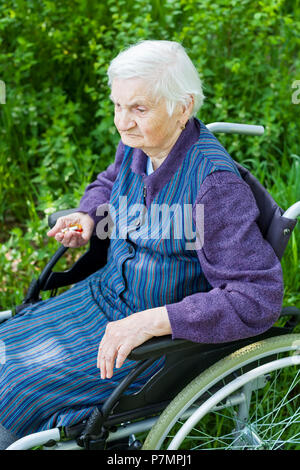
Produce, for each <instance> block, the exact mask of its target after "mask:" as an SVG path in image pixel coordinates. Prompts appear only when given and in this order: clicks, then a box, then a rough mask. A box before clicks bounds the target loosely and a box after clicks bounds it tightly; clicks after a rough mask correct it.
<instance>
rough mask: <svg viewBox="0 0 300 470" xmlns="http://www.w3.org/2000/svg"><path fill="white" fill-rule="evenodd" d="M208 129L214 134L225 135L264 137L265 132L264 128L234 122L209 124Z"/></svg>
mask: <svg viewBox="0 0 300 470" xmlns="http://www.w3.org/2000/svg"><path fill="white" fill-rule="evenodd" d="M206 127H207V129H209V130H210V131H211V132H212V133H215V132H217V133H223V134H243V135H263V133H264V131H265V129H264V127H263V126H255V125H253V124H236V123H234V122H212V123H210V124H207V126H206Z"/></svg>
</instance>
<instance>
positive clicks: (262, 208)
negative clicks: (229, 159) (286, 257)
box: [235, 162, 297, 259]
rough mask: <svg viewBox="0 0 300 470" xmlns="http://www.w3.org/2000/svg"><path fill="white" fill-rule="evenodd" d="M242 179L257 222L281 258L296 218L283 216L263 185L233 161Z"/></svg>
mask: <svg viewBox="0 0 300 470" xmlns="http://www.w3.org/2000/svg"><path fill="white" fill-rule="evenodd" d="M235 164H236V166H237V168H238V170H239V172H240V175H241V176H242V178H243V180H244V181H245V182H246V183H247V184H248V185H249V186H250V188H251V191H252V193H253V195H254V197H255V200H256V204H257V206H258V209H259V212H260V215H259V217H258V220H257V224H258V226H259V228H260V230H261V233H262V235H263V237H264V238H265V239H266V240H268V242H269V243H270V245H271V246H272V248H273V250H274V251H275V253H276V255H277V257H278V258H279V259H281V258H282V256H283V253H284V251H285V248H286V246H287V243H288V241H289V238H290V236H291V234H292V231H293V229H294V227H295V225H296V223H297V220H294V219H288V218H286V217H283V216H282V214H283V212H284V211H283V210H282V209H281V207H279V206H278V204H277V203H276V202H275V201H274V199H273V198H272V196H271V195H270V194H269V192H268V191H267V190H266V188H264V186H263V185H262V184H261V183H260V182H259V181H258V180H257V179H256V178H255V176H253V175H252V173H250V171H249V170H247V169H246V168H244V167H243V166H242V165H240V164H239V163H237V162H235Z"/></svg>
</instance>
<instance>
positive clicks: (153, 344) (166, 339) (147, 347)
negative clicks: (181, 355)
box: [128, 335, 199, 361]
mask: <svg viewBox="0 0 300 470" xmlns="http://www.w3.org/2000/svg"><path fill="white" fill-rule="evenodd" d="M195 347H199V344H198V343H193V342H192V341H188V340H186V339H172V336H171V335H166V336H160V337H157V338H151V339H149V340H148V341H146V342H145V343H143V344H141V345H140V346H138V347H137V348H134V349H133V350H132V351H131V353H130V354H129V356H128V358H129V359H133V360H134V361H142V360H144V359H149V358H151V357H156V356H157V357H159V356H162V355H163V354H167V353H171V352H178V351H180V350H183V349H189V348H195Z"/></svg>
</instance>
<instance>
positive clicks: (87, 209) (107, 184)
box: [79, 141, 124, 226]
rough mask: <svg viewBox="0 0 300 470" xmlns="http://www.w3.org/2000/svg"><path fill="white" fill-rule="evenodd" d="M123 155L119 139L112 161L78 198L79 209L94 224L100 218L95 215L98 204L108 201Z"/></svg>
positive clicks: (104, 203)
mask: <svg viewBox="0 0 300 470" xmlns="http://www.w3.org/2000/svg"><path fill="white" fill-rule="evenodd" d="M123 157H124V144H123V143H122V141H120V142H119V145H118V148H117V151H116V156H115V161H114V163H112V164H111V165H109V167H108V168H107V169H106V170H105V171H103V172H101V173H99V175H98V176H97V179H96V180H95V181H93V182H92V183H91V184H89V185H88V186H87V187H86V189H85V192H84V195H83V196H82V198H81V200H80V204H79V211H80V212H84V213H86V214H89V215H90V216H91V217H92V219H93V220H94V222H95V226H96V225H97V222H99V220H100V219H101V217H100V216H97V215H96V212H97V209H98V207H99V206H102V205H106V204H108V203H109V200H110V195H111V190H112V187H113V184H114V182H115V180H116V178H117V176H118V173H119V171H120V167H121V164H122V160H123Z"/></svg>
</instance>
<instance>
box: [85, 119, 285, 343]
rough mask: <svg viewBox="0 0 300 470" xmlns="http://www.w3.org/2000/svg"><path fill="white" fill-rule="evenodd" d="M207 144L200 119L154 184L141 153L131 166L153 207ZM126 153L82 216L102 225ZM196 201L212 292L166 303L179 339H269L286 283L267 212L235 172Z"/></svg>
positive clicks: (213, 177)
mask: <svg viewBox="0 0 300 470" xmlns="http://www.w3.org/2000/svg"><path fill="white" fill-rule="evenodd" d="M199 138H201V136H200V134H199V126H198V125H197V120H195V119H192V120H191V121H189V123H188V125H187V126H186V129H185V130H184V131H183V132H182V134H181V136H180V137H179V139H178V140H177V142H176V144H175V145H174V147H173V149H172V150H171V152H170V154H169V155H168V157H167V158H166V159H165V160H164V162H163V164H162V165H161V166H160V167H159V168H158V169H157V170H156V171H155V172H154V173H152V175H151V178H150V179H148V178H149V177H148V176H147V175H146V162H147V156H146V155H145V154H144V153H143V152H142V151H141V150H139V149H135V150H134V152H133V160H132V165H131V168H132V171H134V172H135V173H139V174H141V175H142V176H143V179H144V182H145V184H146V185H147V188H148V191H147V200H146V204H147V206H148V207H149V205H150V204H151V201H152V200H153V197H154V196H155V194H156V193H157V192H159V191H160V190H161V189H162V188H163V186H164V185H165V184H166V182H167V181H168V180H169V179H170V178H171V176H172V175H173V174H174V173H175V172H176V170H177V168H178V167H179V165H180V164H181V162H182V160H183V158H184V157H185V156H186V153H187V150H188V149H189V148H190V147H191V145H193V144H194V143H195V142H196V141H197V140H198V139H199ZM123 155H124V145H123V144H122V143H121V142H120V144H119V146H118V149H117V153H116V158H115V161H114V163H113V164H111V165H110V166H109V167H108V168H107V170H106V171H104V172H102V173H100V174H99V175H98V177H97V179H96V181H94V182H93V183H91V184H90V185H89V186H88V187H87V188H86V191H85V194H84V196H83V197H82V199H81V202H80V207H79V210H80V211H82V212H85V213H88V214H90V215H91V217H92V218H93V219H94V220H95V223H97V221H98V220H99V219H98V218H97V217H96V215H95V213H96V209H97V207H98V206H99V205H101V204H106V203H108V202H109V199H110V193H111V189H112V186H113V183H114V181H115V179H116V177H117V175H118V172H119V169H120V165H121V163H122V159H123ZM196 203H198V204H204V221H205V223H204V245H203V247H202V248H201V250H199V251H197V254H198V258H199V261H200V263H201V267H202V270H203V272H204V274H205V276H206V278H207V280H208V281H209V283H210V285H211V286H212V290H210V291H209V292H198V293H196V294H192V295H189V296H187V297H185V298H184V299H182V300H181V301H180V302H178V303H173V304H168V305H166V308H167V311H168V316H169V320H170V323H171V328H172V337H173V339H175V338H185V339H189V340H191V341H195V342H202V343H219V342H225V341H233V340H235V339H239V338H243V337H249V336H255V335H257V334H259V333H262V332H263V331H265V330H267V329H268V328H270V327H271V326H272V324H273V323H274V322H275V321H276V320H277V318H278V316H279V313H280V310H281V305H282V298H283V279H282V270H281V265H280V262H279V260H278V258H277V257H276V255H275V253H274V251H273V249H272V247H271V246H270V245H269V243H268V242H267V241H266V240H265V239H264V238H263V237H262V235H261V232H260V230H259V228H258V225H257V223H256V221H257V218H258V215H259V211H258V208H257V205H256V202H255V199H254V197H253V194H252V192H251V190H250V188H249V186H248V185H247V183H245V182H244V181H243V180H242V179H240V178H239V177H238V176H237V175H235V174H234V173H232V172H227V171H222V172H220V171H218V172H214V173H212V174H210V175H209V176H207V177H206V179H205V181H204V182H203V184H202V185H201V187H200V189H199V192H198V195H197V200H196Z"/></svg>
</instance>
